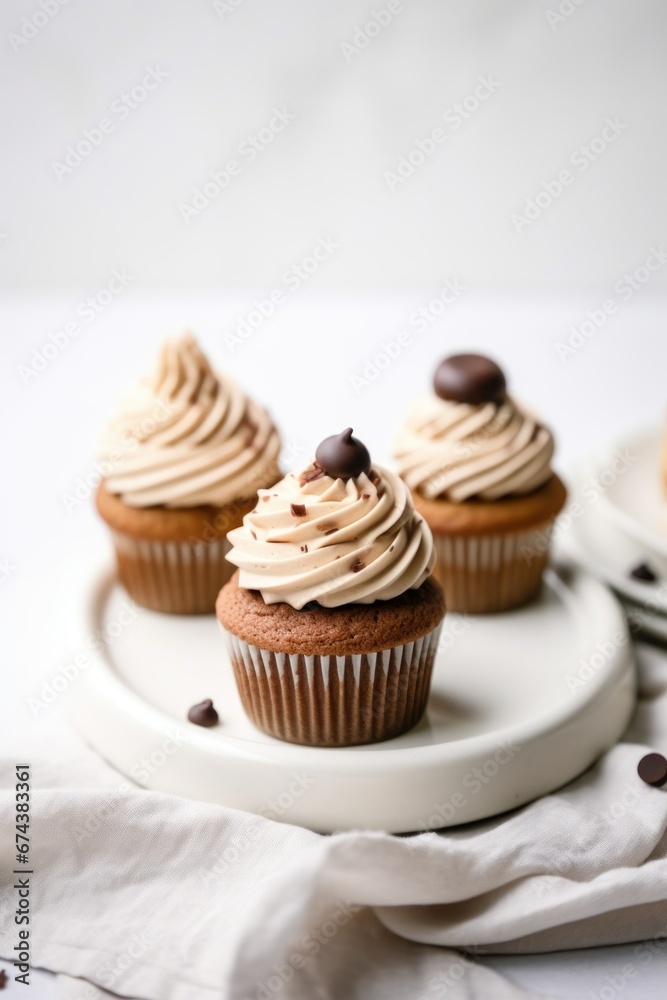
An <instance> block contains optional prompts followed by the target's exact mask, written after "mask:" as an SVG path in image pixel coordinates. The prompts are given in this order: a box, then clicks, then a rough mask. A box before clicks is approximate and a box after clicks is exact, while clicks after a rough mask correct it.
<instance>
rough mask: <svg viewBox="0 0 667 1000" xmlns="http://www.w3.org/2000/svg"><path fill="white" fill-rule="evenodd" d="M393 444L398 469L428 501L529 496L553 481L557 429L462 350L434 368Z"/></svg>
mask: <svg viewBox="0 0 667 1000" xmlns="http://www.w3.org/2000/svg"><path fill="white" fill-rule="evenodd" d="M434 389H435V391H434V392H431V393H429V394H428V395H426V396H424V397H422V398H421V399H419V400H418V401H417V403H416V404H415V406H414V407H413V409H412V411H411V413H410V414H409V416H408V420H407V422H406V425H405V427H404V428H403V430H402V431H401V432H400V433H399V435H398V437H397V439H396V443H395V457H396V463H397V466H398V471H399V473H400V475H401V476H402V478H403V479H404V480H405V482H406V483H407V484H408V486H409V487H410V488H411V489H412V490H414V491H415V492H417V493H419V494H420V495H421V496H423V497H425V498H426V499H427V500H434V499H441V500H448V501H452V502H454V503H462V502H464V501H466V500H487V501H488V500H501V499H504V498H507V497H517V496H525V495H527V494H529V493H532V492H534V491H535V490H537V489H539V487H541V486H543V485H544V484H545V483H546V482H548V480H549V479H550V478H551V475H552V470H551V459H552V456H553V453H554V440H553V436H552V434H551V432H550V431H549V430H548V429H547V428H546V427H544V426H543V425H542V424H540V423H539V422H538V421H537V420H536V419H535V418H534V417H532V416H531V415H530V414H529V413H528V412H526V411H525V410H523V409H522V408H521V407H519V406H518V405H517V403H516V402H515V401H514V400H513V399H512V398H511V397H510V396H509V395H508V394H507V391H506V384H505V376H504V375H503V372H502V370H501V369H500V368H499V367H498V365H496V364H495V362H493V361H491V360H490V359H489V358H485V357H482V356H481V355H478V354H459V355H454V356H453V357H451V358H447V359H446V360H445V361H443V362H442V364H441V365H440V366H439V368H438V369H437V371H436V374H435V379H434Z"/></svg>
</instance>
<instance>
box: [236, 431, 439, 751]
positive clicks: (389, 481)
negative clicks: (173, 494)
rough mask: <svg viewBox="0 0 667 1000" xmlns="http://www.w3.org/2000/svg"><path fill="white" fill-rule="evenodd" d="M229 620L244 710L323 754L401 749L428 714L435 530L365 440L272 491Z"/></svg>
mask: <svg viewBox="0 0 667 1000" xmlns="http://www.w3.org/2000/svg"><path fill="white" fill-rule="evenodd" d="M230 542H231V543H232V549H231V552H230V553H229V556H228V559H229V561H230V562H232V563H234V564H235V565H236V566H238V567H239V572H238V574H236V575H235V576H234V577H233V578H232V580H231V581H230V582H229V583H228V584H227V585H226V586H225V587H224V588H223V589H222V591H221V593H220V596H219V598H218V601H217V605H216V610H217V615H218V619H219V621H220V623H221V624H222V625H223V626H224V628H225V629H226V637H227V644H228V648H229V653H230V656H231V660H232V666H233V669H234V674H235V677H236V681H237V684H238V688H239V692H240V695H241V699H242V702H243V705H244V708H245V710H246V712H247V714H248V715H249V717H250V718H251V720H252V721H253V722H254V723H255V725H257V726H258V727H259V728H260V729H263V730H264V731H265V732H267V733H269V734H270V735H272V736H275V737H277V738H278V739H282V740H288V741H290V742H292V743H301V744H307V745H310V746H353V745H355V744H360V743H374V742H378V741H380V740H387V739H391V738H392V737H394V736H398V735H399V734H400V733H402V732H405V731H406V730H408V729H410V728H411V727H412V726H414V725H416V723H417V722H418V721H419V719H420V718H421V717H422V715H423V713H424V709H425V707H426V702H427V699H428V693H429V687H430V682H431V673H432V669H433V662H434V659H435V653H436V648H437V644H438V637H439V633H440V627H441V624H442V618H443V615H444V602H443V597H442V591H441V589H440V587H439V586H438V584H437V583H436V582H435V581H434V580H433V579H432V578H430V574H431V570H432V568H433V563H434V561H435V556H434V552H433V539H432V536H431V532H430V530H429V527H428V525H427V524H426V523H425V522H424V520H423V518H421V517H420V516H419V515H418V514H417V513H416V512H415V510H414V508H413V505H412V502H411V499H410V494H409V491H408V490H407V489H406V487H405V484H404V483H402V482H401V480H400V479H399V478H398V476H396V475H395V474H394V473H392V472H389V471H387V470H385V469H382V468H380V467H379V466H373V467H371V460H370V456H369V454H368V452H367V450H366V449H365V447H364V446H363V445H362V444H361V443H360V442H358V441H357V440H356V439H355V438H353V437H352V432H351V430H348V431H346V432H344V433H343V434H342V435H339V436H337V437H335V438H328V439H327V440H326V441H325V442H323V443H322V445H320V448H319V449H318V451H317V455H316V461H315V462H314V463H313V464H312V465H310V466H308V467H307V468H306V469H304V471H303V472H302V473H301V474H300V475H288V476H286V477H285V478H284V479H283V480H282V481H281V482H280V483H278V484H276V485H275V486H274V487H272V489H271V490H260V491H259V500H258V503H257V506H256V508H255V509H254V510H253V511H252V512H251V513H249V514H247V515H246V516H245V518H244V521H243V527H241V528H237V529H236V530H234V531H232V532H231V533H230Z"/></svg>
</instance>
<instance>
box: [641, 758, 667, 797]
mask: <svg viewBox="0 0 667 1000" xmlns="http://www.w3.org/2000/svg"><path fill="white" fill-rule="evenodd" d="M637 774H638V775H639V777H640V778H641V779H642V781H645V782H646V784H647V785H653V787H654V788H662V786H663V785H664V784H665V783H667V760H665V758H664V757H663V756H662V754H661V753H649V754H647V755H646V756H645V757H642V759H641V760H640V761H639V764H638V765H637Z"/></svg>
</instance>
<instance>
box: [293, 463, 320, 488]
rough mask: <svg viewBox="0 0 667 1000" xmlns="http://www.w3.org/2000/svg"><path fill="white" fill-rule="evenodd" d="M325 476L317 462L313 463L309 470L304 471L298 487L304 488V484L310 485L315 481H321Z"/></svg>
mask: <svg viewBox="0 0 667 1000" xmlns="http://www.w3.org/2000/svg"><path fill="white" fill-rule="evenodd" d="M324 475H325V472H324V469H323V468H322V466H321V465H318V464H317V462H313V464H312V465H311V466H309V468H307V469H305V470H304V471H303V472H302V473H301V476H300V478H299V486H305V485H306V483H312V482H314V481H315V480H316V479H321V478H322V477H323V476H324Z"/></svg>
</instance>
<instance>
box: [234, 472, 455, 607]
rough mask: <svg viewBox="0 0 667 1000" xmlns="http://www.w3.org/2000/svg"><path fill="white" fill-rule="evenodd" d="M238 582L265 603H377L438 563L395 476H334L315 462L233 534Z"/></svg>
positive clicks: (265, 495) (262, 496) (264, 494)
mask: <svg viewBox="0 0 667 1000" xmlns="http://www.w3.org/2000/svg"><path fill="white" fill-rule="evenodd" d="M228 539H229V541H230V542H231V543H232V551H231V552H230V553H229V555H228V557H227V558H228V559H229V561H230V562H232V563H234V564H235V565H236V566H238V567H239V570H240V574H239V584H240V586H241V587H244V588H246V589H247V590H258V591H259V592H260V593H261V595H262V597H263V599H264V601H265V602H266V603H267V604H277V603H279V602H284V603H286V604H290V605H291V606H292V607H293V608H296V609H297V610H298V609H301V608H303V607H304V605H306V604H308V602H309V601H316V602H317V603H318V604H321V605H322V606H323V607H327V608H335V607H340V606H341V605H344V604H372V603H373V602H374V601H386V600H389V599H390V598H392V597H397V596H398V595H399V594H402V593H404V592H405V591H407V590H411V589H416V588H418V587H420V586H421V585H422V583H423V582H424V581H425V580H426V578H427V577H428V576H429V575H430V573H431V570H432V569H433V564H434V562H435V555H434V550H433V537H432V535H431V530H430V528H429V527H428V525H427V524H426V522H425V521H424V520H423V518H422V517H420V515H419V514H417V513H416V511H415V509H414V507H413V505H412V499H411V497H410V493H409V490H408V489H407V487H406V485H405V483H403V482H402V481H401V480H400V479H399V477H398V476H397V475H395V474H394V473H393V472H389V471H388V470H386V469H382V468H379V467H378V466H376V467H375V468H374V469H372V470H371V472H370V473H369V474H368V475H366V474H365V473H363V472H362V473H361V474H360V475H359V476H357V477H355V478H350V479H347V480H346V479H335V478H332V477H331V476H328V475H326V473H325V472H324V471H323V470H322V469H321V468H319V467H318V466H317V465H313V466H310V467H309V468H308V469H306V470H305V471H304V472H302V473H301V475H300V476H299V475H293V474H290V475H288V476H286V477H285V478H284V479H283V480H281V482H279V483H277V484H276V485H275V486H273V487H272V488H271V489H270V490H260V491H259V500H258V502H257V506H256V508H255V510H254V511H252V512H251V513H250V514H246V516H245V518H244V520H243V526H242V527H240V528H236V529H235V530H234V531H230V533H229V535H228Z"/></svg>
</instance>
